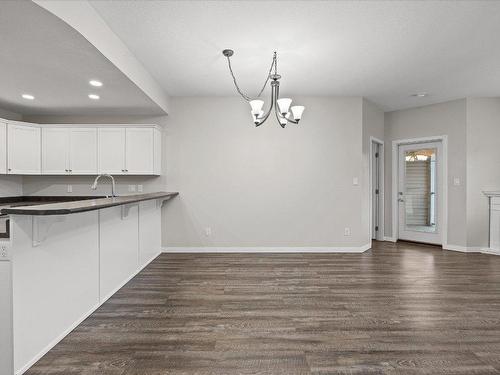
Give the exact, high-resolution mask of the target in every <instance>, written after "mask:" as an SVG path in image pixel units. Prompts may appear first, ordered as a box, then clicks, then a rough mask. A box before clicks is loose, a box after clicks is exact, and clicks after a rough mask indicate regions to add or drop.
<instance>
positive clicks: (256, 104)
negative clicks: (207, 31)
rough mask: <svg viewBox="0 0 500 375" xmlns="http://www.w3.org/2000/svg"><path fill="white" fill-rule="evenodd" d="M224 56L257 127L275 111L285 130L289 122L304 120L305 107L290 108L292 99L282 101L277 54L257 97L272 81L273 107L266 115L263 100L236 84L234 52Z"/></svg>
mask: <svg viewBox="0 0 500 375" xmlns="http://www.w3.org/2000/svg"><path fill="white" fill-rule="evenodd" d="M222 54H223V55H224V56H226V58H227V64H228V67H229V72H230V73H231V77H233V82H234V85H235V87H236V91H237V92H238V94H240V95H241V97H242V98H243V99H245V100H246V101H247V102H248V103H249V104H250V107H251V108H252V109H251V111H250V113H251V114H252V120H253V123H254V124H255V126H260V125H262V124H263V123H264V122H265V121H266V120H267V118H268V117H269V115H270V114H271V112H272V111H273V109H274V113H275V115H276V119H277V120H278V122H279V124H280V125H281V127H282V128H284V127H285V126H286V124H287V123H289V122H291V123H293V124H298V123H299V121H300V119H301V118H302V112H304V109H305V107H304V106H301V105H296V106H293V107H290V105H291V104H292V99H290V98H281V99H280V95H279V94H280V79H281V76H280V75H279V74H278V62H277V55H276V52H274V54H273V61H272V63H271V67H270V68H269V73H268V74H267V78H266V81H265V82H264V85H263V86H262V88H261V90H260V92H259V94H258V95H257V98H259V97H260V96H261V95H262V92H263V91H264V89H265V88H266V86H267V83H268V82H269V80H271V105H270V106H269V110H268V111H267V112H266V113H264V110H263V109H262V108H263V107H264V101H263V100H260V99H257V98H251V97H250V96H248V95H246V94H245V93H244V92H243V91H241V89H240V87H239V86H238V83H237V82H236V77H235V76H234V73H233V68H232V67H231V56H233V54H234V51H233V50H231V49H225V50H224V51H222ZM273 69H274V73H273ZM292 117H293V118H292Z"/></svg>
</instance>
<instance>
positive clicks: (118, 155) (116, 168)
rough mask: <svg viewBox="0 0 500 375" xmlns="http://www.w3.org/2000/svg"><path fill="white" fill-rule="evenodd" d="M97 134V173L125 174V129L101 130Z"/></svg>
mask: <svg viewBox="0 0 500 375" xmlns="http://www.w3.org/2000/svg"><path fill="white" fill-rule="evenodd" d="M98 134H99V141H98V143H99V158H98V160H99V173H110V174H125V129H124V128H101V129H99V131H98Z"/></svg>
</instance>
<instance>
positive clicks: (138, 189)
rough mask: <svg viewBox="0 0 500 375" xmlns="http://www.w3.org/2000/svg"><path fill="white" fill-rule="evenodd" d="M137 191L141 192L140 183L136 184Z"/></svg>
mask: <svg viewBox="0 0 500 375" xmlns="http://www.w3.org/2000/svg"><path fill="white" fill-rule="evenodd" d="M137 191H138V192H139V193H142V185H137Z"/></svg>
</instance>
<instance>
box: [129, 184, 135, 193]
mask: <svg viewBox="0 0 500 375" xmlns="http://www.w3.org/2000/svg"><path fill="white" fill-rule="evenodd" d="M128 191H129V192H131V193H133V192H134V191H135V185H129V186H128Z"/></svg>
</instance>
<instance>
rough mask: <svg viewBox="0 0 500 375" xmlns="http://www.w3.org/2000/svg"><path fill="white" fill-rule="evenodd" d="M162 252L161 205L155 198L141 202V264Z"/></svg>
mask: <svg viewBox="0 0 500 375" xmlns="http://www.w3.org/2000/svg"><path fill="white" fill-rule="evenodd" d="M160 253H161V206H157V204H156V201H155V200H149V201H143V202H140V203H139V266H140V267H144V266H145V265H146V264H148V263H149V262H151V260H152V259H153V258H154V257H156V256H157V255H158V254H160Z"/></svg>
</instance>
